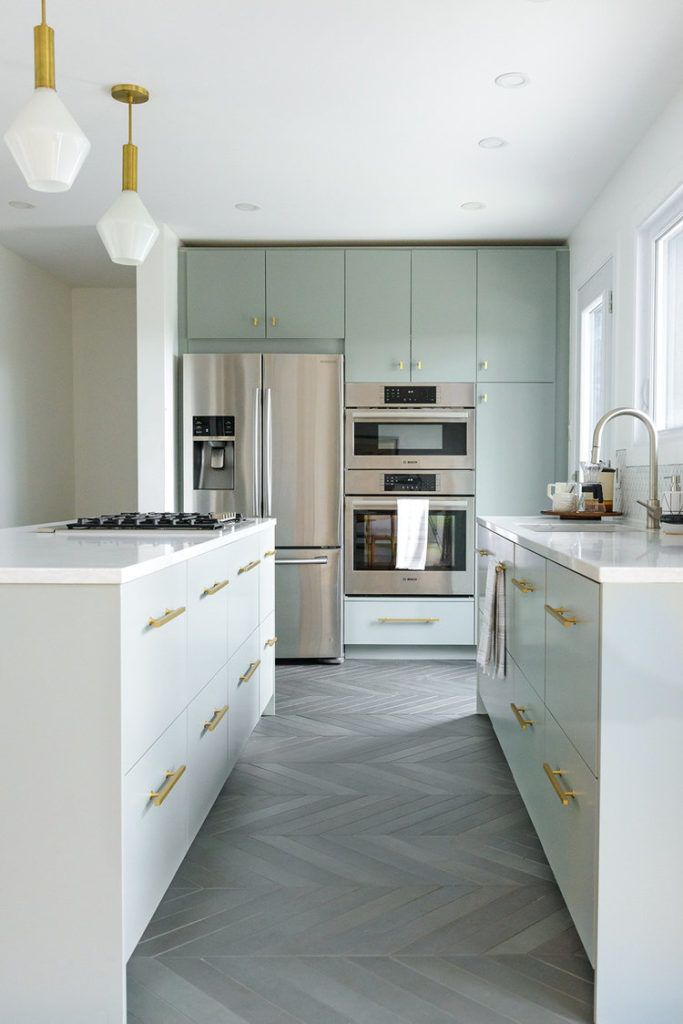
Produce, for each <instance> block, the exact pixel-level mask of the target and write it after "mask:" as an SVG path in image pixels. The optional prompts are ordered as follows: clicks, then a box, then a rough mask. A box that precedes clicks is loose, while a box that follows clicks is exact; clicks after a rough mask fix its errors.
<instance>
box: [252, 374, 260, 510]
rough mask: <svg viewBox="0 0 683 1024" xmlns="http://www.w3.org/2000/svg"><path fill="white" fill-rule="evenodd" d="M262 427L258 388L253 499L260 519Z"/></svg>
mask: <svg viewBox="0 0 683 1024" xmlns="http://www.w3.org/2000/svg"><path fill="white" fill-rule="evenodd" d="M260 425H261V389H260V388H256V389H255V391H254V467H253V468H254V480H253V493H252V499H253V504H254V512H253V514H254V516H256V517H258V516H260V515H261V488H260V483H261V466H260V464H259V463H260V460H259V453H260V451H261V438H260V436H259V430H260Z"/></svg>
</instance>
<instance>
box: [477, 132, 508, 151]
mask: <svg viewBox="0 0 683 1024" xmlns="http://www.w3.org/2000/svg"><path fill="white" fill-rule="evenodd" d="M479 145H480V146H481V148H482V149H502V147H503V146H507V142H506V140H505V139H501V138H499V137H498V136H497V135H487V136H486V138H485V139H479Z"/></svg>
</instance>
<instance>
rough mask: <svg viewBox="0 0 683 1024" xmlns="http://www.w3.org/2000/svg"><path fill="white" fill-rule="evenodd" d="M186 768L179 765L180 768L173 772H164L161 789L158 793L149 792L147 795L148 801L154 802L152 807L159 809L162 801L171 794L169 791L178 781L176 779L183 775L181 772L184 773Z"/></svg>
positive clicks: (183, 765)
mask: <svg viewBox="0 0 683 1024" xmlns="http://www.w3.org/2000/svg"><path fill="white" fill-rule="evenodd" d="M186 768H187V765H185V764H181V766H180V768H177V769H176V770H175V771H174V772H166V782H164V784H163V786H162V787H161V789H160V790H159V792H158V793H155V792H151V793H150V794H149V798H150V800H153V801H154V806H155V807H160V806H161V804H163V802H164V800H165V799H166V797H167V796H168V794H169V793H170V792H171V790H172V789H173V787H174V786H175V784H176V782H177V781H178V779H179V778H180V776H181V775H182V774H183V772H184V771H185V769H186Z"/></svg>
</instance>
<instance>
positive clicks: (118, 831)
mask: <svg viewBox="0 0 683 1024" xmlns="http://www.w3.org/2000/svg"><path fill="white" fill-rule="evenodd" d="M274 561H275V549H274V520H272V519H271V520H248V521H246V522H244V523H239V524H235V525H232V526H227V527H224V528H222V529H220V530H217V531H213V532H211V533H210V534H207V533H203V532H194V533H193V532H184V531H174V532H158V533H157V532H155V533H149V532H134V531H130V532H128V531H112V532H102V533H100V532H89V531H88V532H76V531H73V532H72V531H67V530H65V529H64V528H63V527H62V528H60V524H56V525H55V526H44V527H33V526H30V527H22V528H17V529H6V530H2V531H0V623H1V626H0V648H1V650H2V696H3V715H2V720H3V735H2V743H1V744H0V765H1V766H2V801H1V813H2V822H3V831H4V842H3V844H2V855H1V857H0V864H1V865H2V878H3V895H2V905H1V909H0V913H1V915H2V921H3V932H4V935H5V938H6V941H5V946H4V952H3V957H2V966H1V967H0V1003H1V1006H2V1018H3V1020H7V1021H12V1024H58V1022H59V1024H61V1022H64V1024H67V1022H68V1024H123V1022H124V1021H125V1019H126V983H125V966H126V961H127V959H128V957H129V956H130V954H131V952H132V951H133V949H134V948H135V945H136V943H137V941H138V939H139V937H140V935H141V934H142V931H143V930H144V928H145V926H146V925H147V922H148V921H149V919H150V917H151V916H152V914H153V912H154V910H155V908H156V906H157V905H158V903H159V901H160V899H161V897H162V896H163V894H164V892H165V891H166V889H167V887H168V885H169V883H170V881H171V879H172V877H173V875H174V874H175V871H176V870H177V868H178V866H179V864H180V862H181V861H182V859H183V857H184V855H185V852H186V851H187V849H188V847H189V845H190V843H191V841H192V839H193V838H194V836H195V834H196V832H197V830H198V829H199V827H200V825H201V823H202V821H203V820H204V817H205V816H206V814H207V813H208V810H209V809H210V807H211V805H212V803H213V801H214V800H215V798H216V796H217V795H218V792H219V791H220V789H221V787H222V785H223V784H224V782H225V780H226V778H227V776H228V774H229V772H230V770H231V768H232V765H233V764H234V762H235V760H236V758H237V757H238V755H239V753H240V751H241V749H242V747H243V745H244V743H245V742H246V740H247V738H248V736H249V734H250V733H251V731H252V729H253V727H254V725H255V724H256V721H257V720H258V717H259V715H260V714H261V713H263V712H269V711H271V712H272V710H273V702H274V688H273V681H274V644H275V641H276V637H275V633H274V593H273V591H274V586H273V584H274Z"/></svg>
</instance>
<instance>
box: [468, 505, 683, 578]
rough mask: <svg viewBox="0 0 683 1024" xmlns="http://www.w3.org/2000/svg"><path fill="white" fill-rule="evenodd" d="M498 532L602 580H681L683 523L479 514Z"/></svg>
mask: <svg viewBox="0 0 683 1024" xmlns="http://www.w3.org/2000/svg"><path fill="white" fill-rule="evenodd" d="M477 521H478V522H479V523H480V524H481V525H482V526H485V527H487V528H488V529H489V530H492V531H493V532H494V533H497V534H500V536H501V537H506V538H507V539H508V540H511V541H514V542H515V543H517V544H520V545H521V546H522V547H524V548H528V550H530V551H535V552H536V553H537V554H539V555H543V556H544V557H545V558H549V559H551V560H552V561H553V562H557V563H558V564H559V565H564V566H566V568H568V569H573V570H574V571H575V572H578V573H581V575H582V576H587V577H588V578H589V579H592V580H596V581H597V582H598V583H683V527H681V526H667V525H665V524H664V523H662V528H661V529H660V530H647V529H646V528H645V526H641V525H639V524H637V523H632V522H629V521H628V520H626V521H624V522H621V521H619V522H617V521H616V519H612V520H611V519H603V520H599V521H596V522H581V521H580V520H571V519H570V520H560V519H559V518H557V517H554V516H553V517H550V516H478V517H477Z"/></svg>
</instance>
